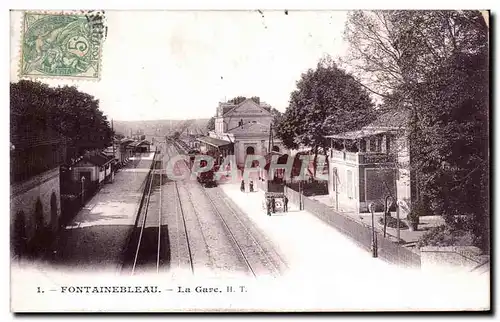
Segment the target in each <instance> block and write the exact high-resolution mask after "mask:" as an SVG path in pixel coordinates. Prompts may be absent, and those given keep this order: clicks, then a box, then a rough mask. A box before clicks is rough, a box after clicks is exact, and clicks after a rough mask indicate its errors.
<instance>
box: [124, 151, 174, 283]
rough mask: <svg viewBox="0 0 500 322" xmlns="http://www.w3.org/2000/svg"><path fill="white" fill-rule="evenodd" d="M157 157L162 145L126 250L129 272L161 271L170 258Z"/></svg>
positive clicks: (150, 172)
mask: <svg viewBox="0 0 500 322" xmlns="http://www.w3.org/2000/svg"><path fill="white" fill-rule="evenodd" d="M157 161H158V149H156V150H155V154H154V156H153V160H152V164H151V168H150V170H149V173H148V176H147V178H146V180H145V185H144V189H143V193H142V198H141V202H140V205H139V209H138V212H137V217H136V221H135V225H134V228H133V231H132V233H131V236H130V238H129V241H128V245H127V248H126V252H125V259H124V263H123V266H122V271H126V272H129V273H130V274H131V275H134V274H136V272H137V271H139V270H152V269H156V272H159V271H160V268H161V266H162V265H163V264H164V261H165V259H166V258H165V257H166V256H164V254H165V253H166V249H165V247H166V246H167V245H165V241H166V240H168V236H165V229H163V227H162V226H163V225H162V205H161V202H162V192H161V189H159V193H158V194H156V195H155V194H154V193H155V187H158V186H159V187H161V185H162V175H161V162H160V163H159V162H157ZM155 179H156V180H157V182H156V184H155ZM152 198H155V201H157V202H158V204H159V207H158V212H157V213H154V212H152V211H151V209H150V205H151V200H152Z"/></svg>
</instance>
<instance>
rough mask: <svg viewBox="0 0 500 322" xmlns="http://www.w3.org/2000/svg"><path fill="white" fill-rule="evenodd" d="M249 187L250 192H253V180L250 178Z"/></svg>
mask: <svg viewBox="0 0 500 322" xmlns="http://www.w3.org/2000/svg"><path fill="white" fill-rule="evenodd" d="M249 187H250V192H253V181H252V180H250V183H249Z"/></svg>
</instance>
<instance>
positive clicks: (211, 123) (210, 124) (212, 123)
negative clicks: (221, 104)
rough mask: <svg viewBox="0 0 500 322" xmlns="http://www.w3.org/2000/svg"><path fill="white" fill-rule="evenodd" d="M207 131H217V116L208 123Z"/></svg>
mask: <svg viewBox="0 0 500 322" xmlns="http://www.w3.org/2000/svg"><path fill="white" fill-rule="evenodd" d="M207 130H208V131H214V130H215V116H212V117H211V118H210V119H209V120H208V123H207Z"/></svg>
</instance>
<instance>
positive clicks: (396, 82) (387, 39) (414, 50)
mask: <svg viewBox="0 0 500 322" xmlns="http://www.w3.org/2000/svg"><path fill="white" fill-rule="evenodd" d="M345 36H346V39H347V40H348V42H349V44H350V50H349V52H350V53H351V54H350V57H349V59H348V60H347V61H346V62H347V63H348V64H349V65H350V67H351V68H352V70H353V72H354V74H355V75H356V76H357V78H358V79H359V80H360V82H361V83H363V86H365V87H366V88H368V89H369V90H370V91H371V92H372V93H376V94H378V95H380V97H382V98H383V101H384V106H385V108H386V109H393V110H402V109H405V110H408V111H409V112H410V119H409V122H408V127H407V128H406V130H407V133H408V136H409V139H410V160H411V164H410V169H411V170H412V176H414V178H415V180H416V187H417V193H416V196H415V198H416V199H417V200H421V201H423V202H425V203H426V204H428V206H429V208H430V210H431V211H432V213H433V214H436V215H441V216H443V218H444V219H445V222H446V224H447V226H448V229H457V230H460V229H465V230H467V231H468V232H470V233H472V234H473V235H474V236H475V238H474V241H475V242H476V243H477V244H476V245H478V246H481V247H483V248H487V246H488V234H489V209H488V189H489V182H488V127H487V126H485V124H488V83H489V78H488V69H489V66H488V27H487V26H486V24H485V21H484V19H483V16H482V15H481V13H480V12H478V11H372V12H363V11H357V12H353V13H350V14H349V17H348V22H347V24H346V29H345ZM463 217H465V218H466V220H465V223H464V222H462V219H460V220H459V219H458V218H463Z"/></svg>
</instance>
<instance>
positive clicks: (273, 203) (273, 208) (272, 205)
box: [271, 196, 276, 214]
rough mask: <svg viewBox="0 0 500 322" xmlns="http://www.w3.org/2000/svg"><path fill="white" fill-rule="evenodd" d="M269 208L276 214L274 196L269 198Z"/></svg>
mask: <svg viewBox="0 0 500 322" xmlns="http://www.w3.org/2000/svg"><path fill="white" fill-rule="evenodd" d="M271 208H272V211H273V214H275V213H276V199H274V196H273V197H271Z"/></svg>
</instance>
